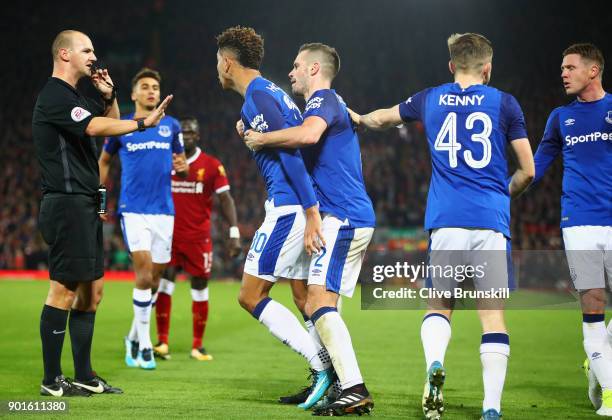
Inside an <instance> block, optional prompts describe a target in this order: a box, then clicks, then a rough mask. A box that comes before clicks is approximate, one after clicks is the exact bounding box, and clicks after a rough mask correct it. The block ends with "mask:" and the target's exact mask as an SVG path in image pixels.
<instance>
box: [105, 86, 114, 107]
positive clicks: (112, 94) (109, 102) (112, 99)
mask: <svg viewBox="0 0 612 420" xmlns="http://www.w3.org/2000/svg"><path fill="white" fill-rule="evenodd" d="M115 99H117V88H116V87H114V86H113V90H112V92H111V97H110V98H108V99H107V98H105V97H104V95H102V100H103V101H104V105H105V106H107V107H109V106H112V105H113V102H115Z"/></svg>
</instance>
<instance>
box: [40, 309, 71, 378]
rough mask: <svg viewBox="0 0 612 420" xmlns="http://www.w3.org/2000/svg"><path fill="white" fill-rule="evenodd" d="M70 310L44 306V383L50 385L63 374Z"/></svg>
mask: <svg viewBox="0 0 612 420" xmlns="http://www.w3.org/2000/svg"><path fill="white" fill-rule="evenodd" d="M67 319H68V311H65V310H63V309H58V308H54V307H52V306H49V305H45V306H43V310H42V314H41V315H40V340H41V341H42V352H43V365H44V369H45V377H44V379H43V384H45V385H50V384H52V383H53V380H54V379H55V378H56V377H57V376H59V375H61V374H62V367H61V359H62V346H63V345H64V337H65V335H66V320H67Z"/></svg>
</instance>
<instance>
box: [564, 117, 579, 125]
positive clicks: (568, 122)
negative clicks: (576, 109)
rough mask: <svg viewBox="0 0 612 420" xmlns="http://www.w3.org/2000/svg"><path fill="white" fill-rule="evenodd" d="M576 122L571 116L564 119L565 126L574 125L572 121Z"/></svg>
mask: <svg viewBox="0 0 612 420" xmlns="http://www.w3.org/2000/svg"><path fill="white" fill-rule="evenodd" d="M575 122H576V120H575V119H573V118H568V119H567V120H565V126H566V127H567V126H570V125H574V123H575Z"/></svg>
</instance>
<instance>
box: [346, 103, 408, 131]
mask: <svg viewBox="0 0 612 420" xmlns="http://www.w3.org/2000/svg"><path fill="white" fill-rule="evenodd" d="M348 112H349V115H350V116H351V119H352V120H353V122H354V123H355V125H358V126H360V127H366V128H369V129H370V130H386V129H388V128H391V127H397V126H398V125H400V124H402V123H403V121H402V117H401V116H400V110H399V105H395V106H394V107H391V108H383V109H377V110H376V111H372V112H370V113H369V114H365V115H359V114H357V113H356V112H355V111H353V110H352V109H348Z"/></svg>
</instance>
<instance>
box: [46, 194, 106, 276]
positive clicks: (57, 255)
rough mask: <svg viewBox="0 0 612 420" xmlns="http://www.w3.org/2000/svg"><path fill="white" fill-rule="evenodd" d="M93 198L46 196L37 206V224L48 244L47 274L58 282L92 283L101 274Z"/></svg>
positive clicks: (101, 253)
mask: <svg viewBox="0 0 612 420" xmlns="http://www.w3.org/2000/svg"><path fill="white" fill-rule="evenodd" d="M97 209H98V207H97V199H96V197H94V196H87V195H81V194H60V193H49V194H45V195H44V196H43V199H42V201H41V203H40V214H39V217H38V224H39V228H40V231H41V233H42V236H43V239H44V240H45V242H46V243H47V244H48V245H49V275H50V277H51V280H55V281H59V282H61V283H67V282H84V281H93V280H97V279H99V278H101V277H102V276H103V275H104V243H103V236H102V220H101V219H100V217H99V215H98V211H97Z"/></svg>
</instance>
